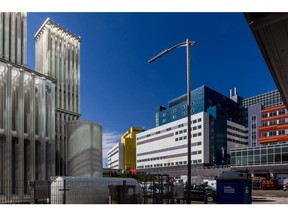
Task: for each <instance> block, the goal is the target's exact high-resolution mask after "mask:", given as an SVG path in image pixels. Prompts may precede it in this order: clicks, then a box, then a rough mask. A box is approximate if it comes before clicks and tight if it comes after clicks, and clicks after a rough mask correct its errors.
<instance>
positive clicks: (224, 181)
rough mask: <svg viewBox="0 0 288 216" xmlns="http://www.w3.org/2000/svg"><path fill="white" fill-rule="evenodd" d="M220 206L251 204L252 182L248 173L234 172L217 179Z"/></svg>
mask: <svg viewBox="0 0 288 216" xmlns="http://www.w3.org/2000/svg"><path fill="white" fill-rule="evenodd" d="M217 203H218V204H251V203H252V180H251V175H250V173H248V172H242V171H232V172H227V173H223V174H222V175H221V176H219V177H218V178H217Z"/></svg>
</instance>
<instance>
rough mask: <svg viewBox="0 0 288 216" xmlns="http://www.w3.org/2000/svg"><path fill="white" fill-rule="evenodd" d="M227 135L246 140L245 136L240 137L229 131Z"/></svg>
mask: <svg viewBox="0 0 288 216" xmlns="http://www.w3.org/2000/svg"><path fill="white" fill-rule="evenodd" d="M227 135H231V136H234V137H238V138H241V139H248V137H247V136H242V135H240V134H235V133H231V132H229V131H228V132H227Z"/></svg>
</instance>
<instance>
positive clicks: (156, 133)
mask: <svg viewBox="0 0 288 216" xmlns="http://www.w3.org/2000/svg"><path fill="white" fill-rule="evenodd" d="M201 121H202V119H201V118H198V119H195V120H193V121H192V124H195V123H197V122H201ZM186 125H187V123H183V124H179V125H177V126H174V127H170V128H166V129H164V130H161V131H156V132H155V133H151V134H147V135H145V136H141V137H138V138H137V140H140V139H143V138H146V137H151V136H153V135H158V134H160V133H163V132H167V131H171V130H172V129H176V128H181V127H184V126H186ZM201 127H202V126H201V125H200V127H199V126H198V129H199V128H201ZM193 128H194V127H193ZM186 131H187V130H186ZM186 131H185V132H186ZM176 133H177V132H176ZM176 133H175V134H176ZM182 133H183V131H182ZM176 135H177V134H176Z"/></svg>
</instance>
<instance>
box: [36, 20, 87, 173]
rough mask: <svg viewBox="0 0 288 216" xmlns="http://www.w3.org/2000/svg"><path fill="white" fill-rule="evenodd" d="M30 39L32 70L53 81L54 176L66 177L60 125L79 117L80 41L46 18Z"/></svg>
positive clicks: (63, 144) (63, 145) (63, 142)
mask: <svg viewBox="0 0 288 216" xmlns="http://www.w3.org/2000/svg"><path fill="white" fill-rule="evenodd" d="M34 40H35V48H36V49H35V50H36V55H35V56H36V70H37V71H40V72H41V73H43V74H45V75H48V76H51V77H53V78H55V79H57V86H56V91H55V106H56V165H57V166H56V175H66V162H65V157H66V155H65V152H66V148H67V147H66V144H65V143H66V138H65V128H64V125H65V123H66V122H68V121H73V120H77V119H78V118H79V116H80V42H81V38H80V37H79V36H76V35H74V34H73V33H71V32H69V31H68V30H66V29H65V28H63V27H61V26H60V25H58V24H56V23H55V22H53V21H52V20H50V19H49V18H47V19H46V21H45V22H44V23H43V25H42V26H41V28H40V29H39V30H38V32H37V33H36V34H35V36H34Z"/></svg>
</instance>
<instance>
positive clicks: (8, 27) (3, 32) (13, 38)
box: [0, 12, 27, 65]
mask: <svg viewBox="0 0 288 216" xmlns="http://www.w3.org/2000/svg"><path fill="white" fill-rule="evenodd" d="M0 58H3V59H5V60H7V61H10V62H12V63H16V64H18V65H25V64H26V61H27V13H20V12H18V13H0Z"/></svg>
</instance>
